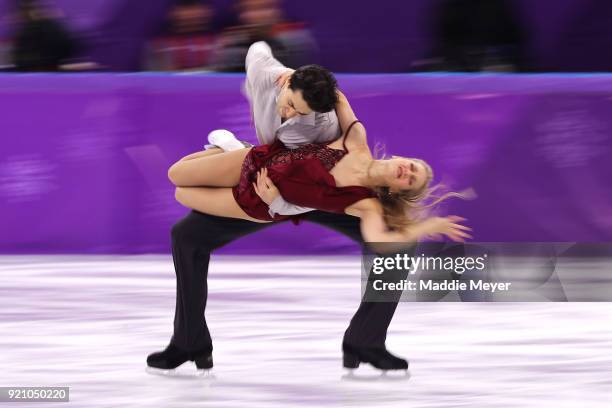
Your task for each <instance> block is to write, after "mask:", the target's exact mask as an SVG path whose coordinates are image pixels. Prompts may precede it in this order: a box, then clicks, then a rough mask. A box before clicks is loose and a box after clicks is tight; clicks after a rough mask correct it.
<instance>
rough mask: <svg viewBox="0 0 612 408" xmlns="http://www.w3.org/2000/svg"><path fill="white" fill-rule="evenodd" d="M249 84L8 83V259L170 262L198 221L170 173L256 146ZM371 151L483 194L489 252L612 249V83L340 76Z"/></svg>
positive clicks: (102, 77) (248, 249)
mask: <svg viewBox="0 0 612 408" xmlns="http://www.w3.org/2000/svg"><path fill="white" fill-rule="evenodd" d="M242 80H243V77H242V76H241V75H191V76H185V75H149V74H116V75H113V74H97V75H93V74H91V75H60V76H53V75H45V74H40V75H3V76H1V75H0V111H2V119H1V122H0V128H1V129H2V135H3V137H2V149H1V151H0V214H2V215H1V216H0V217H1V219H0V220H1V225H2V230H3V231H4V234H2V237H0V252H3V253H69V252H76V253H143V252H163V253H167V252H168V250H169V231H170V228H171V226H172V224H173V223H174V222H175V221H176V220H178V219H179V218H180V217H181V216H182V215H183V214H185V213H186V209H184V208H183V207H181V206H180V205H179V204H177V203H176V202H175V201H174V199H173V188H172V185H171V184H170V183H169V181H168V180H167V178H166V171H167V168H168V167H169V165H170V164H171V163H172V162H173V161H175V160H177V159H178V158H180V157H181V156H183V155H186V154H188V153H191V152H193V151H196V150H198V149H199V148H200V146H202V145H203V144H204V143H205V137H206V134H207V133H208V132H209V131H210V130H211V129H214V128H228V129H231V130H233V131H234V132H236V133H237V134H238V136H239V137H241V138H243V139H246V140H250V141H253V142H254V141H255V138H254V132H253V130H252V128H251V125H250V121H249V110H248V104H247V102H246V100H245V99H244V97H243V96H242V95H241V94H240V92H239V88H240V85H241V82H242ZM339 83H340V85H341V87H342V88H343V89H344V90H345V92H346V94H347V96H348V97H349V99H350V101H351V102H352V105H353V107H354V109H355V111H356V113H357V115H358V116H359V118H360V119H361V120H362V121H363V122H364V124H365V125H366V127H367V129H368V134H369V136H368V137H369V141H370V143H371V145H374V144H375V143H377V142H382V143H385V144H386V146H387V151H388V152H389V153H393V154H398V155H405V156H414V157H422V158H424V159H426V160H428V161H429V162H430V163H431V164H432V166H433V168H434V170H435V172H436V175H437V179H438V180H442V181H444V182H446V183H447V184H448V185H449V186H451V187H452V188H453V189H455V190H461V189H464V188H467V187H473V188H474V189H475V190H476V192H477V194H478V198H477V199H476V200H474V201H464V202H462V201H454V202H452V203H449V204H448V205H447V206H446V208H444V211H445V212H448V213H456V214H460V215H463V216H465V217H467V218H468V219H469V224H470V225H471V226H473V227H474V229H475V234H474V235H475V239H476V240H481V241H598V242H606V241H608V242H609V241H612V206H611V205H610V203H612V188H611V187H610V178H611V176H612V164H611V163H612V161H611V160H610V158H611V157H612V140H611V136H610V135H611V130H612V116H611V115H610V112H612V76H607V75H582V76H576V75H573V76H564V75H526V76H512V75H507V76H504V75H485V76H469V75H340V76H339ZM226 250H227V251H231V252H233V253H291V252H299V253H304V252H306V253H338V251H343V250H347V251H352V250H355V247H354V246H353V244H352V243H351V242H350V241H348V240H347V239H345V238H343V237H340V236H338V235H336V234H334V233H331V232H329V231H326V230H324V229H322V228H320V227H315V226H312V225H301V226H297V227H296V226H293V225H291V224H284V225H278V226H273V227H270V228H268V229H267V230H266V231H263V232H261V233H258V234H256V235H255V236H251V237H246V238H244V239H242V240H240V241H237V242H236V243H234V244H232V245H230V246H229V247H228V248H227V249H226Z"/></svg>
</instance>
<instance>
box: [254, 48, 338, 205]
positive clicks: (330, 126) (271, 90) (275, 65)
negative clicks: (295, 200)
mask: <svg viewBox="0 0 612 408" xmlns="http://www.w3.org/2000/svg"><path fill="white" fill-rule="evenodd" d="M245 68H246V74H247V75H246V82H245V91H246V95H247V98H248V99H249V103H250V105H251V111H252V114H253V121H254V123H255V129H256V131H257V139H258V140H259V143H261V144H269V143H272V142H274V140H275V139H279V140H280V141H281V142H283V143H284V144H285V145H286V146H287V147H288V148H290V149H293V148H296V147H299V146H301V145H304V144H308V143H327V142H331V141H332V140H336V139H337V138H338V137H340V135H341V130H340V126H339V124H338V117H337V116H336V112H335V111H334V110H332V111H330V112H326V113H319V112H312V113H311V114H309V115H303V116H302V115H296V116H294V117H292V118H289V119H287V120H286V121H285V122H283V123H281V117H280V115H279V114H278V111H277V105H276V101H277V98H278V95H279V93H280V91H281V89H280V87H278V86H276V84H275V81H276V80H277V78H278V77H279V76H280V75H281V74H283V73H284V72H286V71H288V70H289V68H287V67H285V66H284V65H283V64H281V63H280V62H279V61H278V60H277V59H276V58H274V56H273V55H272V49H271V48H270V46H269V45H268V44H266V43H265V42H264V41H259V42H256V43H253V44H252V45H251V46H250V47H249V50H248V52H247V56H246V61H245ZM312 210H313V209H312V208H307V207H299V206H295V205H293V204H290V203H287V202H286V201H285V200H284V199H283V198H282V197H277V199H276V200H274V201H273V202H272V203H271V204H270V213H271V214H272V215H273V213H278V214H282V215H295V214H301V213H304V212H308V211H312Z"/></svg>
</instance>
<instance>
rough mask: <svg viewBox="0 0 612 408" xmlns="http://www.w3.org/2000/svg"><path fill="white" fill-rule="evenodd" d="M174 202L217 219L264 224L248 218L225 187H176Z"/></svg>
mask: <svg viewBox="0 0 612 408" xmlns="http://www.w3.org/2000/svg"><path fill="white" fill-rule="evenodd" d="M175 197H176V201H178V202H179V203H181V204H183V205H184V206H185V207H189V208H191V209H194V210H196V211H199V212H202V213H205V214H210V215H216V216H218V217H229V218H240V219H243V220H248V221H255V222H266V221H262V220H258V219H256V218H252V217H249V216H248V215H247V214H246V213H245V212H244V210H243V209H242V208H240V206H239V205H238V204H237V203H236V199H234V195H233V194H232V189H231V188H227V187H221V188H215V187H177V188H176V193H175Z"/></svg>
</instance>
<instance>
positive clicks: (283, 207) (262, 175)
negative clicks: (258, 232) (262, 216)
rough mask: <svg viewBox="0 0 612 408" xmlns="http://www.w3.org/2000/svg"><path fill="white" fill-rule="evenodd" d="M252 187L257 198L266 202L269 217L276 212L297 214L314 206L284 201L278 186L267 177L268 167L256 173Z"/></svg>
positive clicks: (310, 209) (311, 209)
mask: <svg viewBox="0 0 612 408" xmlns="http://www.w3.org/2000/svg"><path fill="white" fill-rule="evenodd" d="M253 187H254V188H255V193H257V195H258V196H259V198H261V200H262V201H263V202H264V203H266V204H268V214H270V217H274V216H275V215H276V214H280V215H297V214H303V213H306V212H309V211H313V210H314V208H310V207H300V206H299V205H293V204H291V203H288V202H287V201H285V199H284V198H283V197H282V196H281V195H280V191H278V188H276V186H275V185H274V183H273V182H272V180H270V178H269V177H268V169H267V168H265V167H264V168H263V169H261V170H260V171H259V173H257V182H256V183H253Z"/></svg>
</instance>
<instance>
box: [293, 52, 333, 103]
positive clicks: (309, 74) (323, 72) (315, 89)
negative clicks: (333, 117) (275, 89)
mask: <svg viewBox="0 0 612 408" xmlns="http://www.w3.org/2000/svg"><path fill="white" fill-rule="evenodd" d="M337 85H338V83H337V82H336V78H334V76H333V75H332V73H331V72H329V71H328V70H327V69H325V68H323V67H322V66H320V65H315V64H311V65H304V66H303V67H300V68H298V69H296V70H295V72H294V73H293V75H291V79H290V80H289V88H291V90H292V91H297V90H300V91H302V97H303V98H304V101H305V102H306V103H307V104H308V106H309V107H310V109H312V110H313V111H315V112H329V111H331V110H332V109H334V108H335V107H336V102H338V95H337V94H336V87H337Z"/></svg>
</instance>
